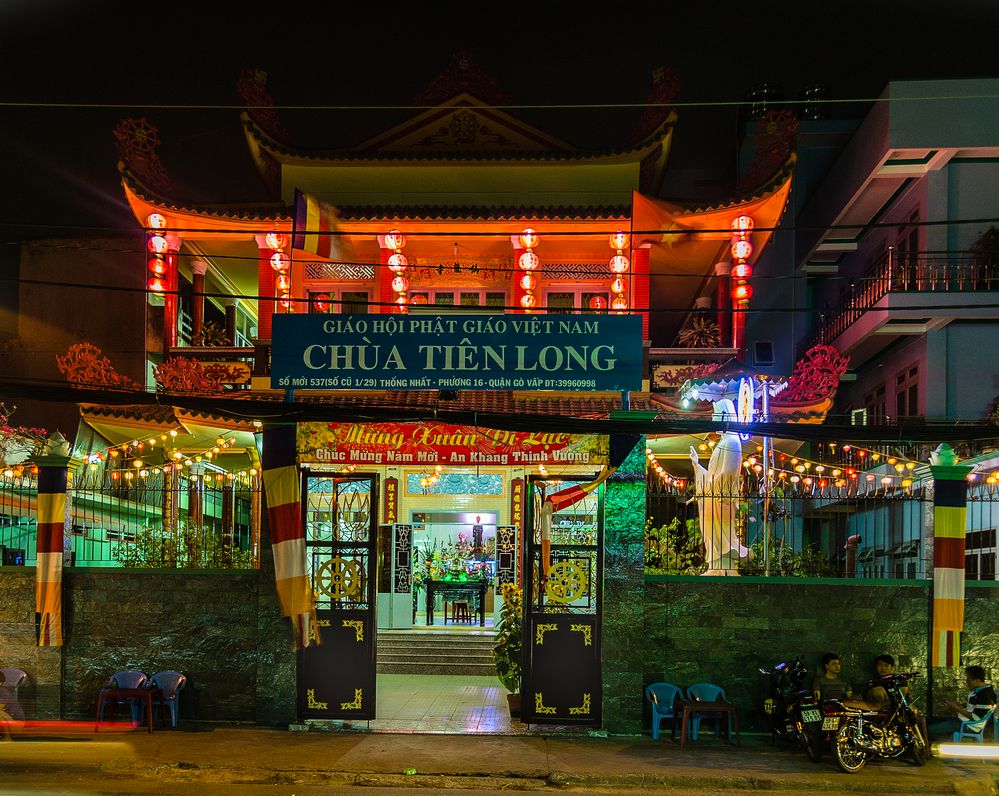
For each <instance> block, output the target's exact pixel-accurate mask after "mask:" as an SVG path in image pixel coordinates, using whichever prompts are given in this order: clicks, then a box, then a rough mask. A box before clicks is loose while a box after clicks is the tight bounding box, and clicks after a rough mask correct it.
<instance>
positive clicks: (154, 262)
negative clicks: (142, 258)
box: [147, 257, 167, 276]
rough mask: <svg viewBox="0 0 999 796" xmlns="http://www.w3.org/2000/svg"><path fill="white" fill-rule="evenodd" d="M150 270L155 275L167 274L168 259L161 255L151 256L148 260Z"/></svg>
mask: <svg viewBox="0 0 999 796" xmlns="http://www.w3.org/2000/svg"><path fill="white" fill-rule="evenodd" d="M147 264H148V265H149V271H150V273H152V274H154V275H155V276H166V272H167V265H166V261H165V260H162V259H161V258H159V257H150V258H149V260H148V263H147Z"/></svg>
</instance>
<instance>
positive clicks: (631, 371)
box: [271, 314, 642, 391]
mask: <svg viewBox="0 0 999 796" xmlns="http://www.w3.org/2000/svg"><path fill="white" fill-rule="evenodd" d="M641 388H642V319H641V317H640V316H638V315H388V314H385V315H371V314H368V315H362V314H358V315H324V314H315V315H275V316H274V318H273V330H272V349H271V389H281V390H294V389H300V390H578V391H604V390H607V391H637V390H640V389H641Z"/></svg>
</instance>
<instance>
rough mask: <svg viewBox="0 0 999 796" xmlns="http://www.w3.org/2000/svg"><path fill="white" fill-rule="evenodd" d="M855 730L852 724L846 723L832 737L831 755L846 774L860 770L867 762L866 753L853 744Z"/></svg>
mask: <svg viewBox="0 0 999 796" xmlns="http://www.w3.org/2000/svg"><path fill="white" fill-rule="evenodd" d="M855 730H856V727H855V726H854V725H853V724H846V725H844V726H843V727H840V729H839V732H838V733H836V737H835V738H834V739H833V757H834V758H835V760H836V765H837V766H839V767H840V769H841V770H843V771H845V772H846V773H847V774H853V773H855V772H857V771H860V769H862V768H863V767H864V764H865V763H866V762H867V753H866V752H865V751H863V750H862V749H859V748H858V747H856V746H854V744H853V733H854V731H855Z"/></svg>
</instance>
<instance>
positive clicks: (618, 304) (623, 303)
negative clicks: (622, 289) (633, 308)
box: [611, 296, 628, 311]
mask: <svg viewBox="0 0 999 796" xmlns="http://www.w3.org/2000/svg"><path fill="white" fill-rule="evenodd" d="M611 309H612V310H619V311H620V310H626V309H628V299H626V298H625V297H624V296H614V300H613V301H611Z"/></svg>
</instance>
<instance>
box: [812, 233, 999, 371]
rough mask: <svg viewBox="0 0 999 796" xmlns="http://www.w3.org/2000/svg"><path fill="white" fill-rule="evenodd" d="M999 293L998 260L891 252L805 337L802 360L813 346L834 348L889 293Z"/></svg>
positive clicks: (954, 255) (844, 292)
mask: <svg viewBox="0 0 999 796" xmlns="http://www.w3.org/2000/svg"><path fill="white" fill-rule="evenodd" d="M992 290H999V261H994V260H981V259H980V258H976V257H973V256H972V255H969V254H967V253H966V252H909V253H904V252H903V253H902V254H899V252H898V251H896V250H895V248H894V247H889V249H888V251H887V252H885V255H884V257H882V258H881V259H880V260H879V261H878V262H877V263H875V265H874V266H873V267H871V268H870V269H869V270H868V271H867V272H866V273H865V274H864V275H863V276H862V277H861V278H860V279H858V280H857V281H856V282H853V283H851V284H850V285H849V287H847V288H846V289H845V290H843V291H842V293H840V296H839V298H838V299H837V301H836V302H835V303H834V305H833V306H832V307H831V308H830V309H828V310H826V311H825V312H824V313H822V316H821V317H820V320H819V323H818V328H816V330H815V331H814V332H813V333H812V335H811V336H810V337H807V338H805V339H804V340H803V341H802V342H801V344H800V345H799V348H798V356H799V357H800V356H802V355H803V354H804V352H805V351H807V350H808V349H810V348H811V347H812V346H815V345H820V344H832V343H833V341H834V340H836V338H838V337H839V336H840V335H841V334H843V333H844V332H845V331H846V330H847V329H849V328H850V326H852V325H853V324H854V323H856V322H857V320H859V319H860V317H861V316H862V315H863V314H864V313H865V312H867V311H868V310H870V309H871V308H872V307H873V306H874V305H875V304H877V303H878V302H879V301H880V300H881V299H882V298H884V296H886V295H887V294H888V293H962V292H981V291H992Z"/></svg>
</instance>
